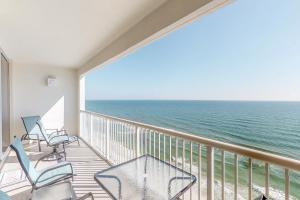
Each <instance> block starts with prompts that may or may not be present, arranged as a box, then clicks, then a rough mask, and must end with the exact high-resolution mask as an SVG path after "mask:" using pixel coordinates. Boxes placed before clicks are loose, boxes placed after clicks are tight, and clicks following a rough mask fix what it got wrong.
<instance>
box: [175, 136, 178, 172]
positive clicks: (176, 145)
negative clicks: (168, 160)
mask: <svg viewBox="0 0 300 200" xmlns="http://www.w3.org/2000/svg"><path fill="white" fill-rule="evenodd" d="M177 161H178V138H177V137H176V144H175V166H176V167H177V166H178V164H177Z"/></svg>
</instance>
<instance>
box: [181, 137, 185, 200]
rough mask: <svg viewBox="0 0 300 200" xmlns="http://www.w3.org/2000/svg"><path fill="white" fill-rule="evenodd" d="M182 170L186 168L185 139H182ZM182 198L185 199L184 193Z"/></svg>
mask: <svg viewBox="0 0 300 200" xmlns="http://www.w3.org/2000/svg"><path fill="white" fill-rule="evenodd" d="M181 159H182V161H181V162H182V170H184V167H185V140H182V158H181ZM182 199H183V200H184V194H183V195H182Z"/></svg>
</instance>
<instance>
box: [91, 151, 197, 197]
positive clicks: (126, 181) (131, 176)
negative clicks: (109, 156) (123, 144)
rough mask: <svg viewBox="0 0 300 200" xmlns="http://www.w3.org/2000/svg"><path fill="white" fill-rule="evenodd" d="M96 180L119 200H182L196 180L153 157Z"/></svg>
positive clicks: (108, 171) (115, 168)
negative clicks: (179, 199)
mask: <svg viewBox="0 0 300 200" xmlns="http://www.w3.org/2000/svg"><path fill="white" fill-rule="evenodd" d="M95 180H96V181H97V182H98V184H99V185H100V186H101V187H102V188H103V189H104V190H105V191H106V192H107V193H108V194H109V195H110V196H111V198H112V199H118V200H129V199H130V200H140V199H144V200H150V199H155V200H158V199H159V200H160V199H161V200H163V199H178V198H179V197H180V196H181V195H183V194H184V192H186V191H187V190H188V189H189V188H190V187H192V185H193V184H195V183H196V177H195V176H194V175H192V174H190V173H188V172H186V171H183V170H181V169H179V168H177V167H175V166H173V165H170V164H169V163H166V162H164V161H162V160H159V159H158V158H155V157H153V156H151V155H143V156H141V157H138V158H135V159H133V160H130V161H127V162H125V163H122V164H119V165H116V166H113V167H110V168H108V169H106V170H103V171H100V172H98V173H96V174H95Z"/></svg>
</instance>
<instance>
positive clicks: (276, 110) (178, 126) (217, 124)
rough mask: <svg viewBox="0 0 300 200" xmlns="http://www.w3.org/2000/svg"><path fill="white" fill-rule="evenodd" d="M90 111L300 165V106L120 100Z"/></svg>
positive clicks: (93, 105) (95, 104)
mask: <svg viewBox="0 0 300 200" xmlns="http://www.w3.org/2000/svg"><path fill="white" fill-rule="evenodd" d="M86 109H87V110H89V111H93V112H98V113H102V114H107V115H112V116H117V117H121V118H125V119H130V120H134V121H139V122H143V123H148V124H152V125H156V126H161V127H166V128H171V129H175V130H180V131H184V132H187V133H191V134H195V135H200V136H204V137H208V138H212V139H217V140H220V141H224V142H229V143H234V144H240V145H244V146H250V147H254V148H257V149H261V150H265V151H269V152H273V153H276V154H280V155H285V156H288V157H291V158H295V159H298V160H300V102H238V101H142V100H141V101H140V100H138V101H125V100H124V101H115V100H114V101H86Z"/></svg>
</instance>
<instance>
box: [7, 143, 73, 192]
mask: <svg viewBox="0 0 300 200" xmlns="http://www.w3.org/2000/svg"><path fill="white" fill-rule="evenodd" d="M10 147H11V148H12V149H13V150H14V151H15V152H16V155H17V158H18V161H19V163H20V165H21V167H22V169H23V171H24V173H25V175H26V177H27V179H28V180H29V182H30V184H31V186H32V190H31V191H33V190H36V189H39V188H42V187H45V186H49V185H52V184H55V183H58V182H60V181H62V180H66V179H69V178H73V176H74V173H73V167H72V165H71V163H69V162H61V163H58V164H56V165H54V166H52V167H49V168H46V169H43V170H41V171H37V170H36V169H35V167H34V166H33V165H32V163H30V160H29V158H28V156H27V155H26V152H25V150H24V148H23V144H22V142H21V140H19V139H15V141H14V143H12V144H11V145H10Z"/></svg>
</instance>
